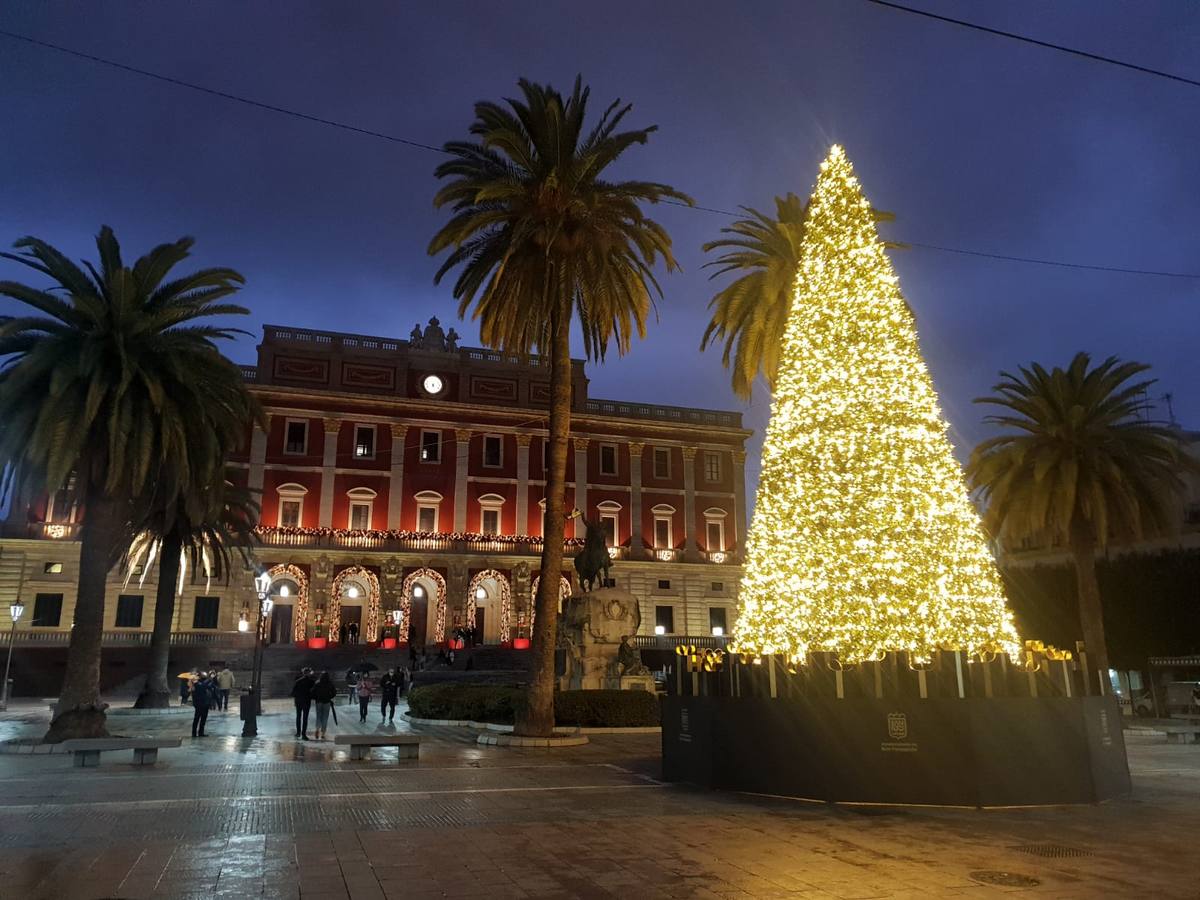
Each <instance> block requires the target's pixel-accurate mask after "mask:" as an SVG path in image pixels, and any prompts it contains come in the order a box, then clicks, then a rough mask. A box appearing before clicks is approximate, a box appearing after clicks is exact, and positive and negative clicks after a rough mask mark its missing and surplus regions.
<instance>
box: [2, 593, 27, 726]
mask: <svg viewBox="0 0 1200 900" xmlns="http://www.w3.org/2000/svg"><path fill="white" fill-rule="evenodd" d="M24 613H25V604H24V603H22V602H21V601H20V600H14V601H13V602H12V603H11V604H9V607H8V614H9V615H10V616H12V629H11V630H10V631H9V632H8V659H7V660H5V663H4V683H3V685H0V709H8V670H9V669H10V668H11V667H12V652H13V644H15V643H16V642H17V622H18V621H20V619H21V616H22V615H23V614H24Z"/></svg>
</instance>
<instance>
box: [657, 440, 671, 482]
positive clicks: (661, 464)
mask: <svg viewBox="0 0 1200 900" xmlns="http://www.w3.org/2000/svg"><path fill="white" fill-rule="evenodd" d="M654 477H655V478H670V477H671V448H670V447H655V448H654Z"/></svg>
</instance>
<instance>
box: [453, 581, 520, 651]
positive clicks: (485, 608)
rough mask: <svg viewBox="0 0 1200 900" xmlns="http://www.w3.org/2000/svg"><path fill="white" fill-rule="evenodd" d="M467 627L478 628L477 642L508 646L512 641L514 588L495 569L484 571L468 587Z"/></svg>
mask: <svg viewBox="0 0 1200 900" xmlns="http://www.w3.org/2000/svg"><path fill="white" fill-rule="evenodd" d="M466 609H467V615H466V622H465V624H467V625H474V626H475V643H477V644H479V643H483V644H507V643H508V642H509V641H511V640H512V612H513V610H512V585H511V584H510V583H509V580H508V576H507V575H505V574H504V573H503V572H500V571H498V570H496V569H484V570H483V571H482V572H479V573H477V574H476V575H475V577H474V578H472V579H471V583H470V584H469V585H468V586H467V604H466Z"/></svg>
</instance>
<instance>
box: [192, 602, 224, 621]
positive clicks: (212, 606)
mask: <svg viewBox="0 0 1200 900" xmlns="http://www.w3.org/2000/svg"><path fill="white" fill-rule="evenodd" d="M220 612H221V598H220V597H197V598H196V608H195V609H193V610H192V627H193V628H216V627H217V617H218V615H219V614H220Z"/></svg>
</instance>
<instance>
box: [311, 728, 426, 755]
mask: <svg viewBox="0 0 1200 900" xmlns="http://www.w3.org/2000/svg"><path fill="white" fill-rule="evenodd" d="M333 742H334V743H335V744H349V745H350V758H351V759H366V758H367V756H368V755H369V754H370V752H371V748H372V747H395V748H396V754H397V757H396V758H397V759H416V758H417V753H418V751H419V750H420V748H421V739H420V738H419V737H417V735H415V734H339V735H336V736H335V737H334V739H333Z"/></svg>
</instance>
